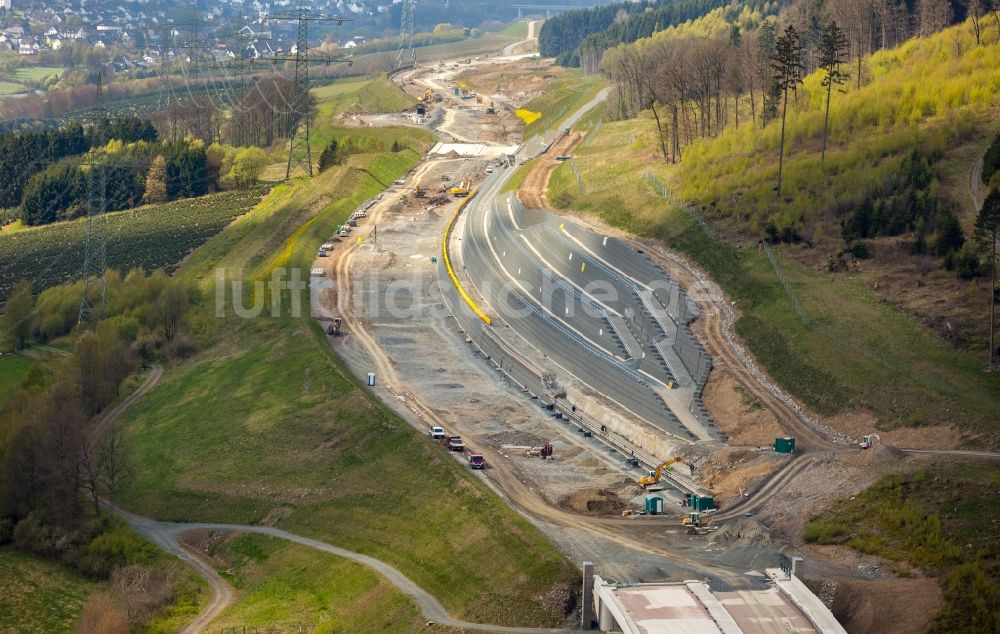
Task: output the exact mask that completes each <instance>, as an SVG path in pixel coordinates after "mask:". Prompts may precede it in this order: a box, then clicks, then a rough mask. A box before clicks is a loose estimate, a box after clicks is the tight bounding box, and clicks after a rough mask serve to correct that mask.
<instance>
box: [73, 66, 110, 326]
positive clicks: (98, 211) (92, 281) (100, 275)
mask: <svg viewBox="0 0 1000 634" xmlns="http://www.w3.org/2000/svg"><path fill="white" fill-rule="evenodd" d="M101 75H102V71H98V73H97V103H96V105H95V108H94V110H95V116H96V117H97V118H98V119H97V120H98V121H101V120H103V119H105V118H106V117H107V113H105V112H104V89H103V81H102V78H101ZM106 194H107V171H106V170H105V169H104V168H103V167H101V166H99V165H98V163H97V162H96V161H94V162H91V163H90V169H89V171H88V174H87V227H86V236H87V237H86V243H85V245H84V250H83V271H82V273H81V275H82V276H83V295H82V297H81V298H80V314H79V320H78V321H79V323H81V324H83V323H86V322H88V321H90V318H91V316H92V315H93V312H94V309H95V308H96V307H98V306H99V307H100V309H101V310H103V311H107V306H108V287H107V285H106V284H105V283H104V273H105V272H106V271H107V268H108V226H107V221H106V219H105V218H104V213H105V212H106V211H107V210H108V209H107V206H108V199H107V195H106ZM92 294H96V295H98V297H97V298H96V299H95V298H93V297H91V295H92ZM95 302H99V303H96V304H95Z"/></svg>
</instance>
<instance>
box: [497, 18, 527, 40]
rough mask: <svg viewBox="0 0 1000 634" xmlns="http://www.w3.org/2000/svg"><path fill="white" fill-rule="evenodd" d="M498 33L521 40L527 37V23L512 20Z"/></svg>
mask: <svg viewBox="0 0 1000 634" xmlns="http://www.w3.org/2000/svg"><path fill="white" fill-rule="evenodd" d="M500 34H501V35H506V36H507V37H513V38H516V39H518V40H523V39H524V38H526V37H528V23H527V22H514V23H513V24H511V25H510V26H508V27H507V28H506V29H504V30H503V31H500Z"/></svg>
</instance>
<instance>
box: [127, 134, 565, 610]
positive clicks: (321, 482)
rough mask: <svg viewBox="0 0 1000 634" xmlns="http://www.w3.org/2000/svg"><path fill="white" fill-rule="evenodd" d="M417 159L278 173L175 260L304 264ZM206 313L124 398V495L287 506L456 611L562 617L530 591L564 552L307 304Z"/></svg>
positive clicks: (250, 275) (250, 515)
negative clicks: (146, 386)
mask: <svg viewBox="0 0 1000 634" xmlns="http://www.w3.org/2000/svg"><path fill="white" fill-rule="evenodd" d="M397 133H398V131H397ZM417 160H418V155H417V154H416V153H414V152H412V151H406V152H401V153H398V154H389V155H387V156H381V157H372V156H367V157H366V156H355V157H353V158H352V159H351V161H352V164H351V165H349V166H344V167H338V168H334V169H332V170H330V171H328V172H325V173H324V174H323V175H321V176H319V177H317V178H315V179H313V180H312V181H311V182H308V184H307V183H305V182H299V183H296V184H293V185H292V186H291V187H290V188H289V187H282V188H279V189H278V191H276V192H275V193H273V194H272V195H271V196H270V197H268V198H267V199H266V200H265V201H264V202H263V203H262V204H261V205H260V207H259V208H258V209H257V210H255V211H254V212H252V213H250V214H248V215H247V216H245V217H244V218H243V219H241V220H240V221H239V222H237V223H234V225H232V226H231V227H230V228H228V229H227V230H226V231H224V232H223V233H222V234H220V235H218V236H216V237H215V238H213V239H212V240H211V241H209V243H208V244H207V245H206V246H205V247H204V248H202V249H201V250H200V251H199V252H198V253H196V254H195V255H194V256H193V257H192V258H190V259H189V261H188V262H187V263H186V264H185V266H184V267H183V268H182V270H181V273H182V274H186V275H189V276H191V277H193V278H198V279H202V280H204V281H205V282H206V290H207V291H209V293H210V294H209V297H211V296H212V295H211V289H210V287H208V285H207V283H208V282H210V281H211V280H212V276H213V273H212V272H213V270H214V269H215V267H217V266H222V267H224V268H225V269H226V270H227V274H228V275H231V276H232V275H237V276H239V277H241V278H244V279H261V278H266V277H267V276H268V274H269V271H270V270H271V268H272V267H274V266H293V267H300V268H302V269H304V270H305V271H306V273H307V272H308V267H309V265H310V263H311V261H312V258H313V255H314V253H315V250H316V247H318V245H319V244H320V243H322V242H323V241H325V240H326V239H327V238H328V236H330V235H331V234H332V233H333V230H334V228H335V226H336V225H337V224H338V223H339V222H342V221H343V219H344V218H345V217H346V216H347V214H349V213H350V211H352V210H353V209H354V208H355V207H356V205H357V204H358V203H359V202H360V201H362V200H364V199H366V198H369V197H371V196H372V195H374V194H375V193H376V192H378V191H380V190H381V189H382V188H383V187H384V186H385V184H386V183H390V182H391V181H392V179H393V178H395V176H396V175H398V174H401V173H402V172H403V171H405V170H406V169H407V168H409V167H410V166H412V165H414V164H416V162H417ZM331 201H332V202H331ZM324 205H325V206H324ZM211 311H212V308H211V307H206V313H211ZM200 324H201V326H200V327H201V329H202V339H204V340H207V341H211V342H212V345H210V346H209V347H207V349H205V350H204V352H202V353H201V354H199V355H197V356H196V357H195V358H193V359H192V360H191V361H189V362H187V363H185V364H183V365H182V366H180V367H178V368H176V369H174V370H172V371H171V372H169V373H168V374H167V376H165V377H164V379H163V380H162V381H161V384H160V385H159V386H157V388H156V389H154V390H153V391H152V392H150V393H149V394H148V395H147V396H146V397H144V398H143V399H142V400H141V401H140V402H139V403H137V404H136V405H135V406H134V407H133V408H132V409H131V410H130V412H129V415H128V421H127V425H128V428H129V430H130V435H131V437H132V440H133V442H134V444H135V447H136V461H137V462H138V464H139V469H138V476H137V478H136V479H135V481H134V483H133V484H132V486H131V488H130V489H129V491H127V492H126V494H125V497H124V499H125V500H126V502H125V503H126V504H127V505H128V506H129V507H130V508H133V509H135V510H137V511H140V512H144V513H148V514H152V515H155V516H157V517H163V518H170V519H192V520H193V519H213V520H223V521H244V522H256V521H260V520H261V519H262V518H263V517H264V516H265V515H267V514H268V513H269V512H271V511H273V510H276V509H287V510H283V511H282V512H285V513H290V514H289V516H288V519H287V520H285V521H283V522H282V523H281V525H282V526H284V527H287V528H289V529H290V530H295V531H298V532H301V533H304V534H308V535H312V536H316V537H319V538H322V539H325V540H328V541H330V542H333V543H336V544H338V545H341V546H344V547H347V548H351V549H354V550H358V551H362V552H365V553H368V554H371V555H374V556H376V557H379V558H381V559H384V560H386V561H389V562H391V563H393V564H394V565H396V566H397V567H399V568H400V569H402V570H403V571H404V572H405V573H406V574H407V575H409V576H410V577H411V578H412V579H413V580H414V581H416V582H417V583H418V584H420V585H422V586H424V587H426V588H427V589H428V590H430V591H431V592H433V593H434V594H436V595H437V596H439V597H440V599H441V601H442V602H443V603H444V604H445V605H446V606H447V607H448V608H449V609H450V610H452V611H453V612H454V613H456V614H458V615H461V616H465V617H468V618H471V619H488V620H491V621H496V622H522V623H549V624H551V623H555V622H557V621H558V620H559V618H560V617H561V615H556V614H552V613H549V612H547V611H546V610H545V609H544V608H542V607H541V606H540V604H538V603H537V602H536V600H535V598H536V597H538V596H539V595H542V594H544V592H545V591H547V590H548V589H549V588H551V587H552V585H553V584H554V583H557V582H561V581H568V580H575V572H574V571H573V569H572V567H571V566H570V565H569V564H568V562H567V561H566V560H565V559H564V558H563V557H562V556H561V555H559V553H558V552H557V551H556V550H555V549H554V548H553V547H552V546H551V545H549V544H548V543H547V542H546V541H545V540H544V538H543V537H542V536H541V534H540V533H538V532H537V531H536V530H535V529H534V528H533V527H531V526H530V525H529V524H528V523H527V522H525V521H524V520H522V519H521V518H520V517H518V516H517V515H516V514H515V513H514V512H513V511H511V510H510V509H509V508H507V507H506V505H505V504H504V503H503V502H502V501H501V500H500V499H499V498H498V497H496V496H495V495H494V494H492V493H491V492H490V491H489V490H488V489H487V488H486V487H485V486H484V485H483V484H481V483H480V482H479V481H478V480H477V479H475V478H474V477H472V476H471V475H470V474H468V473H467V472H466V470H465V469H463V468H462V467H461V466H460V465H459V464H457V463H456V462H454V461H453V460H452V459H451V458H450V457H449V456H448V455H446V454H444V453H443V452H441V451H440V450H439V448H437V447H436V446H433V445H431V444H430V443H428V442H427V441H426V439H424V438H423V437H422V435H421V434H419V433H418V432H417V431H415V430H413V429H412V428H411V427H409V425H407V424H406V423H404V422H403V421H401V420H399V419H398V418H397V417H396V416H394V415H393V414H391V413H390V412H389V411H388V410H387V409H386V408H385V407H384V406H382V405H381V404H380V403H379V402H378V401H377V400H376V399H375V398H374V397H372V396H371V395H370V394H369V393H367V392H366V391H364V390H362V389H361V388H360V387H359V385H358V382H357V381H356V380H355V379H354V378H353V377H352V376H350V375H349V373H348V371H347V370H346V368H344V366H343V365H342V364H341V362H340V361H339V360H338V359H337V357H336V356H335V355H334V354H333V353H332V352H331V351H330V349H329V346H328V345H327V343H326V341H325V339H324V338H323V336H322V333H321V332H320V331H319V329H318V327H317V326H316V325H315V324H314V323H313V322H312V320H311V319H309V318H308V316H306V317H303V318H301V319H292V318H281V319H270V318H262V319H255V320H239V319H235V318H229V319H225V320H221V319H220V320H216V319H213V318H211V317H209V316H208V315H205V317H204V319H203V320H202V321H201V322H200ZM222 335H225V336H222ZM417 518H419V520H417ZM499 553H502V556H498V554H499Z"/></svg>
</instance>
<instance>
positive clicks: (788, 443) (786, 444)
mask: <svg viewBox="0 0 1000 634" xmlns="http://www.w3.org/2000/svg"><path fill="white" fill-rule="evenodd" d="M774 450H775V451H777V452H778V453H792V452H794V451H795V439H794V438H791V437H786V438H775V439H774Z"/></svg>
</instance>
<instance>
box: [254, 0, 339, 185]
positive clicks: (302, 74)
mask: <svg viewBox="0 0 1000 634" xmlns="http://www.w3.org/2000/svg"><path fill="white" fill-rule="evenodd" d="M267 19H269V20H289V21H294V22H297V29H296V36H295V55H294V56H292V57H288V58H280V57H278V56H275V57H274V61H278V60H282V59H284V60H288V61H294V62H295V87H294V90H295V94H294V95H292V113H291V125H290V127H291V130H292V133H291V138H290V139H289V143H288V165H287V167H286V169H285V180H291V178H292V172H294V171H295V169H296V168H298V167H300V166H301V167H302V168H303V169H305V171H306V174H308V175H309V176H312V175H313V168H312V144H311V142H310V139H309V136H310V134H309V61H310V60H309V24H310V23H312V22H335V23H336V24H337V26H338V27H339V26H340V25H342V24H343V23H344V22H350V21H351V20H350V18H345V17H343V16H340V15H330V14H322V13H317V12H315V11H313V10H312V9H309V8H307V7H306V6H305V5H304V4H303V3H302V2H301V0H300V2H299V6H298V10H297V11H296V12H295V13H294V14H286V15H271V16H268V18H267ZM326 61H327V63H329V62H330V61H332V60H326ZM303 148H304V149H305V157H303V156H302V152H301V150H302V149H303Z"/></svg>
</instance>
